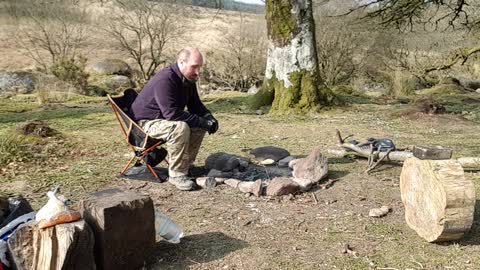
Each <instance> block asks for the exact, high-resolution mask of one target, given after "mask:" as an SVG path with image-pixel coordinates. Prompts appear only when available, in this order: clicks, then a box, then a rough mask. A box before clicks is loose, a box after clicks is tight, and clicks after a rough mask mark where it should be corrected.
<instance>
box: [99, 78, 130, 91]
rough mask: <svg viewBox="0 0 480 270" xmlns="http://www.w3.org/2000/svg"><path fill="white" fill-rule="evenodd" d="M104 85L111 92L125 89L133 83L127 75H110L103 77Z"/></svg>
mask: <svg viewBox="0 0 480 270" xmlns="http://www.w3.org/2000/svg"><path fill="white" fill-rule="evenodd" d="M104 83H105V86H106V87H107V88H109V89H110V90H111V91H113V92H116V93H118V92H121V91H123V90H125V89H128V88H132V87H135V83H134V82H133V81H132V80H130V78H128V77H127V76H123V75H112V76H108V77H106V78H105V81H104Z"/></svg>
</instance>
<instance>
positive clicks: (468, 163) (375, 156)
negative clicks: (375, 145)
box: [327, 130, 480, 172]
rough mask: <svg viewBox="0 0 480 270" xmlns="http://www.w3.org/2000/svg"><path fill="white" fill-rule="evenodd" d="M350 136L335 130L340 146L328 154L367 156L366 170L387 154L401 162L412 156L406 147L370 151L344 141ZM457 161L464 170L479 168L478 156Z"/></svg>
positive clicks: (341, 156)
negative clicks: (343, 136) (342, 134)
mask: <svg viewBox="0 0 480 270" xmlns="http://www.w3.org/2000/svg"><path fill="white" fill-rule="evenodd" d="M351 136H352V135H349V136H347V137H345V138H342V136H341V134H340V131H338V130H337V138H338V146H340V147H341V148H336V149H328V150H327V152H328V153H329V154H330V155H333V156H335V157H338V158H343V157H346V156H348V155H355V156H357V157H363V158H367V159H368V167H369V168H368V169H367V172H369V171H371V170H373V169H374V168H375V167H376V166H378V164H380V162H382V161H383V160H384V159H385V158H387V156H388V159H389V160H391V161H402V162H403V161H405V160H406V159H407V158H410V157H413V153H412V152H411V151H410V149H408V148H407V149H406V150H398V148H397V150H395V151H387V152H380V151H376V152H372V149H371V148H361V147H359V146H357V145H355V144H353V143H349V142H345V139H346V138H349V137H351ZM375 160H377V161H376V163H373V162H375ZM458 162H459V163H460V164H461V165H462V167H463V169H464V170H467V171H475V170H480V157H461V158H458ZM371 167H372V168H371ZM370 168H371V169H370Z"/></svg>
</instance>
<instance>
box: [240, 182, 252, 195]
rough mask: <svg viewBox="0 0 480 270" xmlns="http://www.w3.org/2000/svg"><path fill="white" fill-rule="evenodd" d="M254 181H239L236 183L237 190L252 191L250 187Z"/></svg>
mask: <svg viewBox="0 0 480 270" xmlns="http://www.w3.org/2000/svg"><path fill="white" fill-rule="evenodd" d="M253 184H254V182H243V181H242V182H240V183H238V186H237V188H238V190H240V191H241V192H243V193H252V187H253Z"/></svg>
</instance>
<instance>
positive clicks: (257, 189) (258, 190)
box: [251, 180, 262, 197]
mask: <svg viewBox="0 0 480 270" xmlns="http://www.w3.org/2000/svg"><path fill="white" fill-rule="evenodd" d="M251 191H252V194H253V195H255V196H257V197H260V196H261V195H262V180H257V181H255V182H254V183H253V186H252V190H251Z"/></svg>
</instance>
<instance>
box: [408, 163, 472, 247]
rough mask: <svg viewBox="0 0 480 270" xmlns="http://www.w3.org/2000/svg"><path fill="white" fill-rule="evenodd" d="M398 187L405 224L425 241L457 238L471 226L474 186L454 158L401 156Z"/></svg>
mask: <svg viewBox="0 0 480 270" xmlns="http://www.w3.org/2000/svg"><path fill="white" fill-rule="evenodd" d="M400 191H401V195H402V202H403V204H404V206H405V219H406V222H407V224H408V225H409V226H410V228H412V229H413V230H415V231H416V232H417V233H418V235H420V236H421V237H423V238H425V239H426V240H427V241H428V242H442V241H450V240H457V239H460V238H461V237H462V236H463V234H464V233H465V232H466V231H467V230H469V229H470V227H471V226H472V222H473V214H474V207H475V187H474V185H473V182H472V181H470V180H467V179H466V178H465V176H464V172H463V168H462V166H461V165H460V163H459V162H458V161H456V160H420V159H417V158H409V159H407V160H405V162H404V164H403V169H402V173H401V176H400Z"/></svg>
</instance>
